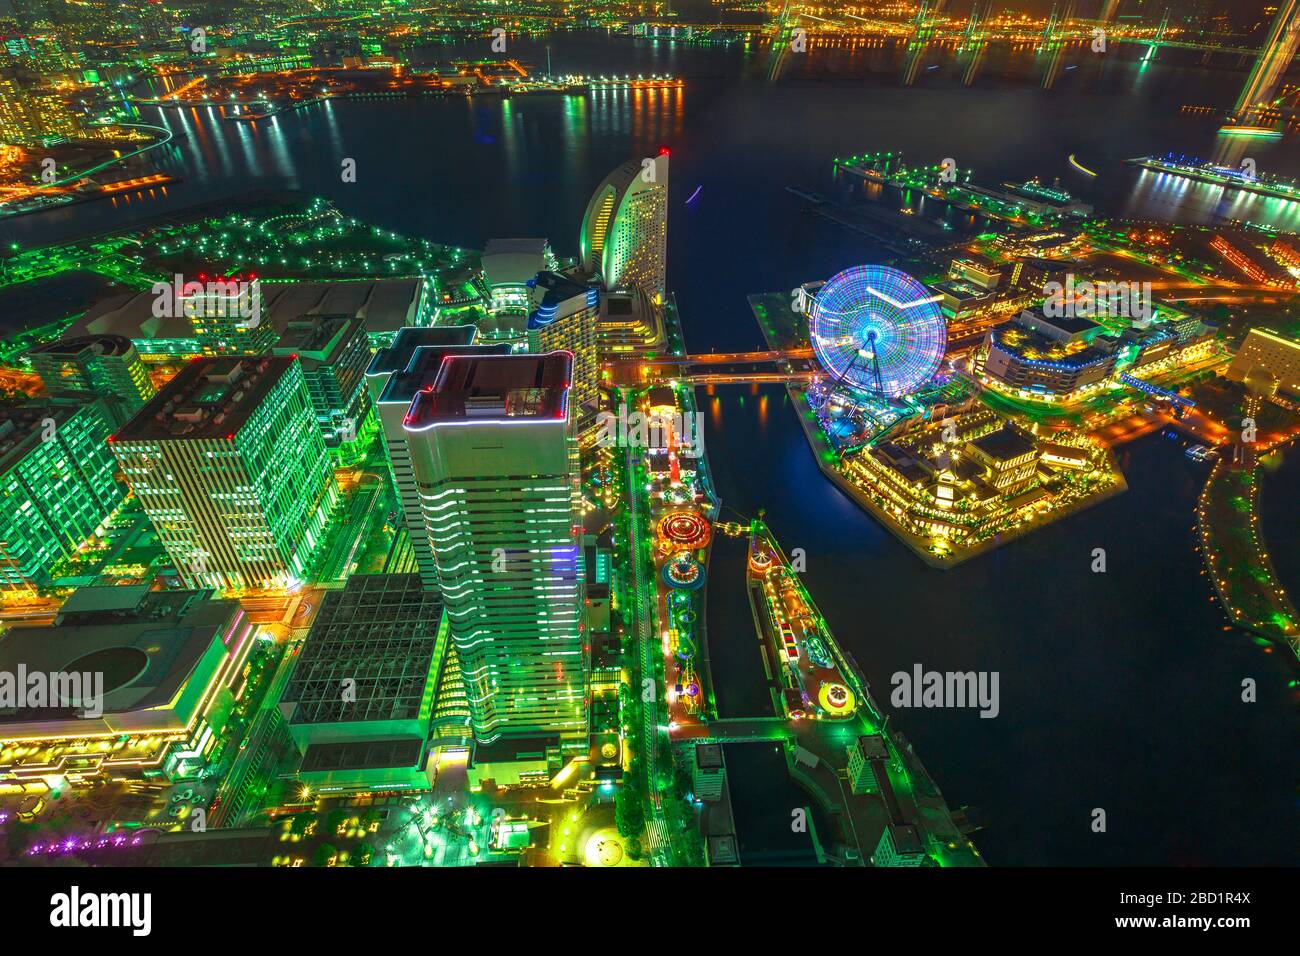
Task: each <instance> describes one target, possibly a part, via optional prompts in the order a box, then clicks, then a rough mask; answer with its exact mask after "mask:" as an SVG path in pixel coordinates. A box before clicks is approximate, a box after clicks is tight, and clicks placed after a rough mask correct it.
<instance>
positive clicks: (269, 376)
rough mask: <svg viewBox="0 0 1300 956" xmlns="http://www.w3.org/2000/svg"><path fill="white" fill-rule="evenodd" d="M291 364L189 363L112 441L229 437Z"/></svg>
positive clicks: (270, 360) (255, 360)
mask: <svg viewBox="0 0 1300 956" xmlns="http://www.w3.org/2000/svg"><path fill="white" fill-rule="evenodd" d="M295 361H297V360H296V359H293V358H290V357H288V356H268V357H244V358H240V357H219V358H198V359H194V360H192V361H191V362H189V364H187V365H186V366H185V367H184V368H183V369H181V371H180V372H179V373H177V375H176V377H175V378H173V379H172V380H171V381H170V382H168V383H167V384H166V386H164V387H163V389H162V391H160V392H159V393H158V394H157V395H155V396H154V397H153V398H152V399H150V400H149V403H148V404H147V405H145V406H144V408H142V409H140V411H139V412H138V413H137V414H136V416H135V417H134V418H132V419H131V420H130V421H129V422H127V423H126V424H125V425H124V426H122V428H121V429H120V430H119V431H118V432H117V434H116V435H114V436H113V438H112V440H113V441H138V440H140V439H161V440H166V439H172V440H185V441H194V440H197V439H203V438H208V439H214V438H232V437H233V436H234V435H235V433H236V432H238V431H239V429H240V428H241V427H243V425H244V423H245V422H246V421H248V417H249V415H251V414H252V412H253V410H254V409H255V408H257V406H258V405H259V404H260V403H261V401H262V399H264V398H266V396H267V394H268V393H270V391H271V389H272V387H274V385H275V384H276V382H278V381H279V380H280V378H281V377H282V376H283V375H284V374H285V372H287V371H288V370H289V368H290V367H291V366H292V365H293V363H294V362H295Z"/></svg>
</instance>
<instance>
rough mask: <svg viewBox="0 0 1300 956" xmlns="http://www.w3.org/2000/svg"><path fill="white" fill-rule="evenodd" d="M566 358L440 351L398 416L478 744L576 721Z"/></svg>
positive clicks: (575, 532)
mask: <svg viewBox="0 0 1300 956" xmlns="http://www.w3.org/2000/svg"><path fill="white" fill-rule="evenodd" d="M572 372H573V357H572V356H571V355H570V354H568V353H566V352H553V353H550V354H547V355H493V356H480V355H461V356H449V357H447V358H444V359H443V361H442V364H441V367H440V370H439V373H438V377H437V379H436V380H435V382H434V384H433V386H432V388H431V389H422V390H421V391H419V392H418V393H417V394H416V395H415V399H414V401H413V402H412V403H411V406H410V410H409V411H408V413H407V415H406V420H405V428H406V431H407V441H408V444H409V448H410V454H411V465H412V470H413V473H414V477H415V482H416V486H417V490H418V493H419V498H420V505H421V512H422V516H423V522H424V527H425V532H426V534H427V535H428V540H429V546H430V549H431V550H432V552H433V554H434V558H435V560H436V563H437V571H438V582H439V587H440V590H441V591H442V597H443V604H444V606H445V608H446V612H447V619H448V622H449V624H450V627H451V635H452V639H453V641H454V642H455V646H456V650H457V655H458V658H459V662H460V668H461V673H462V676H463V679H464V683H465V691H466V696H467V698H468V704H469V709H470V719H471V725H472V727H473V731H474V735H475V737H476V738H477V739H478V740H479V742H480V743H489V742H491V741H493V740H496V739H497V738H499V737H503V736H505V737H529V738H536V737H547V738H552V739H553V738H560V739H565V738H569V739H572V738H574V737H578V736H581V735H584V734H585V733H586V727H587V721H586V713H585V706H584V696H585V691H586V655H585V653H584V648H583V633H582V626H583V625H582V621H581V608H582V600H583V598H582V590H583V587H582V585H583V570H582V556H581V548H580V546H579V536H580V534H581V526H580V524H579V521H578V516H577V508H576V501H577V472H576V468H575V460H576V456H575V454H574V448H575V442H574V439H573V433H572V428H571V424H570V421H571V418H570V415H569V410H568V402H569V388H570V381H571V378H572Z"/></svg>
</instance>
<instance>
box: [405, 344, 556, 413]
mask: <svg viewBox="0 0 1300 956" xmlns="http://www.w3.org/2000/svg"><path fill="white" fill-rule="evenodd" d="M572 377H573V354H572V353H570V352H548V353H546V354H545V355H452V356H448V357H447V358H445V359H443V362H442V368H441V370H440V371H439V373H438V378H437V380H436V381H435V382H434V383H433V385H432V386H428V387H426V388H424V389H422V390H421V391H419V392H418V393H416V395H415V399H414V400H413V401H412V402H411V408H410V410H409V411H408V412H407V413H406V427H407V428H408V429H410V430H420V429H423V428H428V427H432V426H434V425H438V424H442V423H452V422H465V421H468V420H478V421H491V420H502V419H548V418H549V419H557V418H558V419H562V418H564V417H565V416H566V415H567V414H568V396H569V385H570V382H571V380H572Z"/></svg>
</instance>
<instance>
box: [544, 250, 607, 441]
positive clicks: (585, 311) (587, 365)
mask: <svg viewBox="0 0 1300 956" xmlns="http://www.w3.org/2000/svg"><path fill="white" fill-rule="evenodd" d="M530 291H531V293H532V300H533V310H532V312H531V313H530V314H529V316H528V350H529V351H530V352H534V353H538V354H540V353H542V352H572V353H573V382H572V385H571V387H570V389H569V398H570V407H571V408H572V409H573V412H574V414H575V416H577V417H578V418H579V419H581V418H582V417H583V416H584V415H589V414H590V413H591V412H592V411H593V410H594V409H595V407H596V403H597V401H598V396H597V391H596V389H597V381H596V376H597V374H598V371H599V370H598V368H597V359H596V323H597V319H598V318H599V315H600V290H599V289H597V288H595V287H594V286H588V285H584V284H583V283H581V282H575V281H574V280H573V279H570V278H568V277H567V276H562V275H560V274H558V273H555V272H539V273H538V274H537V276H536V278H535V279H534V280H533V283H532V285H531V287H530Z"/></svg>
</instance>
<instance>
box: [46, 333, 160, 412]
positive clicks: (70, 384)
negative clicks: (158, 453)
mask: <svg viewBox="0 0 1300 956" xmlns="http://www.w3.org/2000/svg"><path fill="white" fill-rule="evenodd" d="M27 354H28V358H30V359H31V363H32V370H33V371H35V372H36V374H37V375H39V376H40V377H41V381H42V382H44V383H45V391H46V392H48V393H49V394H50V395H52V396H54V397H62V398H66V397H77V396H81V395H86V394H90V395H98V396H100V397H101V398H102V399H104V401H105V403H106V405H107V406H108V409H109V411H110V412H111V413H112V415H113V419H114V422H113V424H114V425H115V426H119V425H124V424H126V421H127V419H128V418H130V417H131V416H132V415H134V414H135V413H136V412H138V411H139V410H140V409H141V408H143V407H144V403H145V402H147V401H149V399H151V398H153V396H154V392H155V391H156V390H155V389H154V387H153V382H152V380H150V378H149V372H148V370H147V369H146V368H145V367H144V363H143V362H141V361H140V353H139V352H137V351H136V349H135V346H134V345H133V344H132V343H131V340H130V339H128V338H126V337H125V336H122V335H82V336H78V337H76V338H71V339H61V340H59V341H58V342H50V343H48V344H46V345H41V346H38V347H37V348H34V349H32V350H31V351H30V352H28V353H27Z"/></svg>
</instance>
